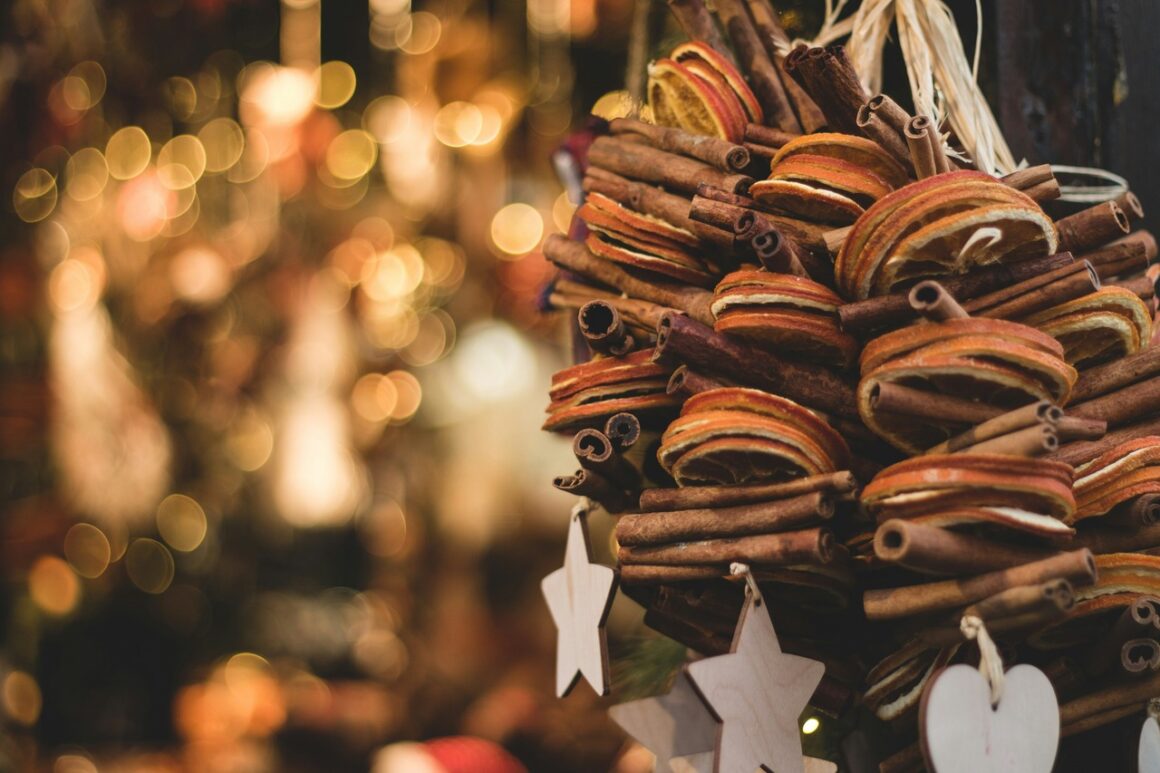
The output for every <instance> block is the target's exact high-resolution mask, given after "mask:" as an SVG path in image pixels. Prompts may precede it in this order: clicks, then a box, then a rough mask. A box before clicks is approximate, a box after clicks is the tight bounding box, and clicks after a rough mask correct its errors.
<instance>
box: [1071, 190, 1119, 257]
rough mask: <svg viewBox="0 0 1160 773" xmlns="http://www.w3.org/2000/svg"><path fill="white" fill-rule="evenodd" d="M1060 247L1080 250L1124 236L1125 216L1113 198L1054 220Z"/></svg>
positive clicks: (1073, 250) (1074, 250) (1075, 250)
mask: <svg viewBox="0 0 1160 773" xmlns="http://www.w3.org/2000/svg"><path fill="white" fill-rule="evenodd" d="M1055 227H1056V229H1058V230H1059V249H1060V250H1066V251H1068V252H1083V251H1084V250H1090V249H1093V248H1095V247H1099V246H1101V245H1104V244H1107V243H1108V242H1110V241H1112V240H1113V239H1118V238H1119V237H1121V236H1124V235H1125V234H1127V233H1128V231H1129V230H1130V229H1131V226H1130V225H1129V224H1128V216H1127V215H1125V214H1124V210H1122V209H1120V208H1119V206H1118V205H1117V204H1116V202H1114V201H1105V202H1104V203H1103V204H1096V205H1095V206H1094V207H1088V208H1087V209H1085V210H1081V211H1080V212H1076V213H1075V214H1074V215H1068V216H1067V217H1065V218H1063V219H1062V220H1057V221H1055Z"/></svg>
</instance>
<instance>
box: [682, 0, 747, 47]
mask: <svg viewBox="0 0 1160 773" xmlns="http://www.w3.org/2000/svg"><path fill="white" fill-rule="evenodd" d="M668 3H669V10H670V11H672V12H673V16H675V17H676V19H677V23H678V24H679V25H680V26H681V29H683V30H684V31H685V34H686V35H688V36H689V39H690V40H697V41H700V42H701V43H704V44H705V45H707V46H709V47H710V48H712V49H713V50H714V51H716V52H717V53H719V54H721V55H722V56H723V57H725V58H726V59H728V60H729V61H730V62H736V61H737V60H736V59H734V58H733V51H731V50H730V48H729V46H727V45H725V38H723V37H722V36H721V31H720V30H718V29H717V25H716V24H715V23H714V22H713V15H712V14H711V13H709V9H708V8H706V7H705V4H704V3H703V2H701V0H668Z"/></svg>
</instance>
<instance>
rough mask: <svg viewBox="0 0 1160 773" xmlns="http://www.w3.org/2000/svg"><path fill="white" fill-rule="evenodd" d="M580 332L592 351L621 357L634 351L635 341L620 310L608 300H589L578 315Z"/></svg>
mask: <svg viewBox="0 0 1160 773" xmlns="http://www.w3.org/2000/svg"><path fill="white" fill-rule="evenodd" d="M576 320H577V324H578V325H579V327H580V334H581V335H582V336H584V340H585V341H587V342H588V346H590V347H591V348H592V351H594V352H598V353H599V354H608V355H612V356H616V357H619V356H621V355H624V354H628V353H629V352H630V351H632V349H633V347H634V345H635V342H634V341H633V339H632V336H631V335H629V334H628V331H627V330H626V329H625V327H624V320H622V319H621V318H620V312H619V311H617V310H616V307H615V306H613V305H612V304H610V303H608V302H607V301H601V300H596V301H589V302H588V303H586V304H584V305H583V306H581V307H580V311H579V312H578V313H577V315H576Z"/></svg>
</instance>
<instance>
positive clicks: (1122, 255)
mask: <svg viewBox="0 0 1160 773" xmlns="http://www.w3.org/2000/svg"><path fill="white" fill-rule="evenodd" d="M1079 258H1080V259H1082V260H1087V261H1088V262H1090V263H1091V264H1092V265H1093V266H1095V267H1096V273H1098V274H1099V275H1100V279H1111V278H1112V277H1114V276H1119V275H1120V274H1134V273H1136V272H1137V271H1143V270H1145V269H1147V268H1148V257H1147V248H1146V245H1145V244H1144V243H1143V242H1141V241H1139V240H1136V241H1132V242H1112V243H1111V244H1108V245H1106V246H1104V247H1100V248H1099V249H1098V250H1095V251H1094V252H1087V253H1084V254H1083V255H1080V256H1079Z"/></svg>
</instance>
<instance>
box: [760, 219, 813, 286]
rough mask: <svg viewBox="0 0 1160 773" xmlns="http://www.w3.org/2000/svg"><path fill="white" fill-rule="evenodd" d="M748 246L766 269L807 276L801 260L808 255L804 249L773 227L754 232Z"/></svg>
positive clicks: (805, 260) (806, 260) (806, 258)
mask: <svg viewBox="0 0 1160 773" xmlns="http://www.w3.org/2000/svg"><path fill="white" fill-rule="evenodd" d="M750 246H751V248H752V250H753V255H754V257H756V258H757V260H758V262H760V263H761V265H763V266H765V268H766V270H767V271H772V272H774V273H776V274H793V275H794V276H809V273H808V272H807V271H806V269H805V266H804V265H803V262H808V261H809V257H808V256H807V255H806V254H805V252H806V251H805V250H804V249H803V248H802V247H801V246H800V245H799V244H798V243H797V242H795V241H794V240H793V239H791V238H790V237H788V236H784V235H782V233H781V232H780V231H777V230H776V229H774V228H768V229H767V230H762V231H761V232H759V233H757V234H755V235H754V236H753V237H752V238H751V239H750Z"/></svg>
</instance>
